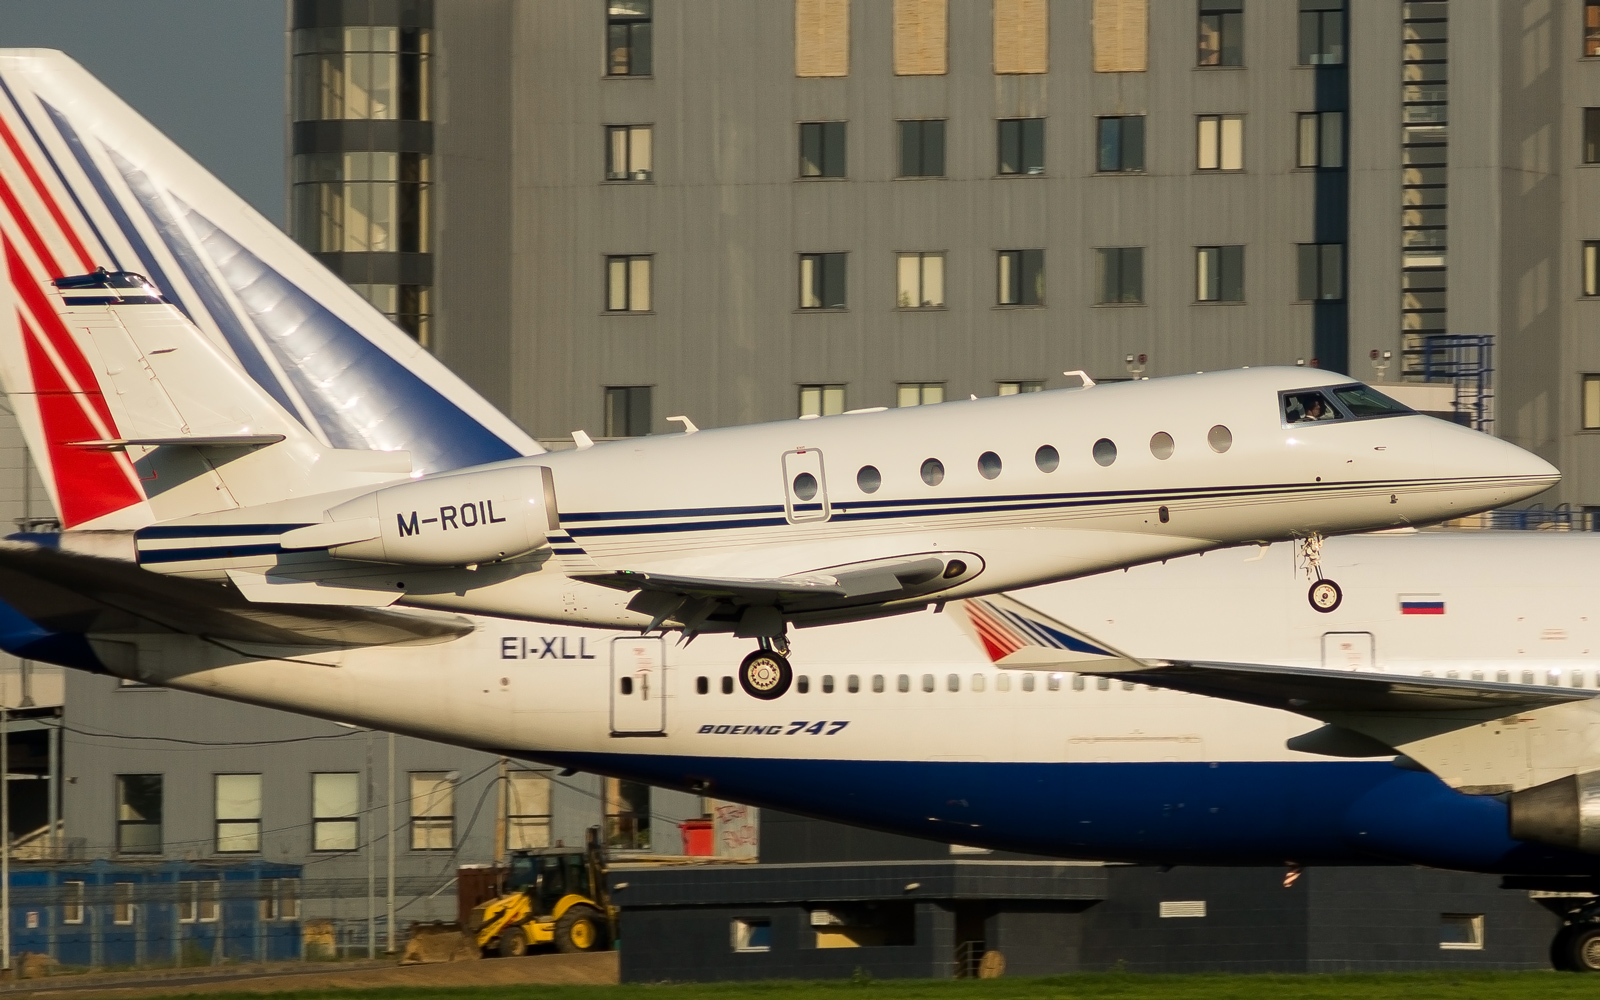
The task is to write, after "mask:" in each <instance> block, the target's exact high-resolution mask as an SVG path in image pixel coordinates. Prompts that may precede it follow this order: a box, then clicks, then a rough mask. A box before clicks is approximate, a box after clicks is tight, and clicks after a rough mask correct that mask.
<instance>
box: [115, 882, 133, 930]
mask: <svg viewBox="0 0 1600 1000" xmlns="http://www.w3.org/2000/svg"><path fill="white" fill-rule="evenodd" d="M111 922H112V923H114V924H131V923H133V883H132V882H113V883H112V884H111Z"/></svg>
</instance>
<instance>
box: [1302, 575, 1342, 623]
mask: <svg viewBox="0 0 1600 1000" xmlns="http://www.w3.org/2000/svg"><path fill="white" fill-rule="evenodd" d="M1306 600H1307V601H1308V602H1310V604H1311V610H1313V611H1320V612H1322V613H1323V614H1325V615H1326V614H1331V613H1333V612H1334V611H1337V610H1339V605H1341V604H1343V603H1344V591H1343V590H1340V589H1339V585H1338V584H1337V583H1334V582H1333V581H1332V580H1318V581H1317V582H1316V583H1313V584H1312V585H1311V589H1310V590H1308V591H1306Z"/></svg>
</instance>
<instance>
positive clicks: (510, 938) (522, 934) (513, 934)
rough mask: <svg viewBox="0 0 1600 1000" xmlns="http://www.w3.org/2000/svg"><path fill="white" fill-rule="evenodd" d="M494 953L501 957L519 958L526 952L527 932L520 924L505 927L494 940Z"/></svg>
mask: <svg viewBox="0 0 1600 1000" xmlns="http://www.w3.org/2000/svg"><path fill="white" fill-rule="evenodd" d="M494 950H495V954H497V955H499V956H500V957H501V958H521V957H522V956H524V955H526V954H527V953H528V934H527V932H526V931H524V930H523V929H522V927H521V926H516V927H507V928H506V929H505V930H503V931H501V932H500V938H499V940H497V941H496V942H495V948H494Z"/></svg>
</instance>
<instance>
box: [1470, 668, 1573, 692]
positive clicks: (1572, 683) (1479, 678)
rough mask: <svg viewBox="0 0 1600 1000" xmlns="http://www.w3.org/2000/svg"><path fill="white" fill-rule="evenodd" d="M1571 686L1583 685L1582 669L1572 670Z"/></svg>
mask: <svg viewBox="0 0 1600 1000" xmlns="http://www.w3.org/2000/svg"><path fill="white" fill-rule="evenodd" d="M1481 679H1482V678H1474V680H1481ZM1572 686H1573V687H1575V688H1581V687H1583V671H1582V670H1574V671H1573V672H1572Z"/></svg>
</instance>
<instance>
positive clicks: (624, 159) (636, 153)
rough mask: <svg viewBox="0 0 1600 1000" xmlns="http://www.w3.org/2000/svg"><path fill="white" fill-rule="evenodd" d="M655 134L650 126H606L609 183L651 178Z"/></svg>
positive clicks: (607, 176)
mask: <svg viewBox="0 0 1600 1000" xmlns="http://www.w3.org/2000/svg"><path fill="white" fill-rule="evenodd" d="M652 131H653V130H652V128H651V126H649V125H607V126H606V180H608V181H647V180H649V179H650V176H651V166H650V164H651V153H652V148H651V147H652V146H653V145H654V144H653V143H652V141H651V140H652Z"/></svg>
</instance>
